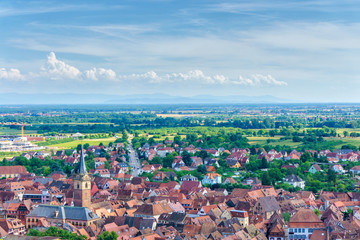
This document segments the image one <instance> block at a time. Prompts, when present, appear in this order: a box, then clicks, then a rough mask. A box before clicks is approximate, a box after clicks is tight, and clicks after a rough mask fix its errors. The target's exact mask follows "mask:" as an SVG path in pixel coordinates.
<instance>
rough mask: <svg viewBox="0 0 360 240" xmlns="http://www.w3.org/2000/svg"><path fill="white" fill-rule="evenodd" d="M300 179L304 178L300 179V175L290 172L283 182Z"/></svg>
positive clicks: (300, 180) (299, 180)
mask: <svg viewBox="0 0 360 240" xmlns="http://www.w3.org/2000/svg"><path fill="white" fill-rule="evenodd" d="M302 181H304V180H302V179H301V178H300V177H298V176H296V175H294V174H291V175H289V176H287V177H286V178H285V182H302Z"/></svg>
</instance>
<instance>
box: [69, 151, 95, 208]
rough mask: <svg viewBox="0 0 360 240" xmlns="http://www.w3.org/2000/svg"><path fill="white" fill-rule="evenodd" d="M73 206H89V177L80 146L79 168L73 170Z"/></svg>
mask: <svg viewBox="0 0 360 240" xmlns="http://www.w3.org/2000/svg"><path fill="white" fill-rule="evenodd" d="M73 181H74V199H73V202H74V206H76V207H87V208H90V207H91V177H90V176H89V174H88V172H87V171H86V165H85V157H84V153H83V149H82V147H81V155H80V164H79V168H78V169H75V171H74V177H73Z"/></svg>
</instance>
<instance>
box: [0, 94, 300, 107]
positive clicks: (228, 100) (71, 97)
mask: <svg viewBox="0 0 360 240" xmlns="http://www.w3.org/2000/svg"><path fill="white" fill-rule="evenodd" d="M196 103H197V104H234V103H296V101H293V100H289V99H283V98H277V97H274V96H270V95H265V96H242V95H231V96H212V95H198V96H192V97H184V96H171V95H167V94H136V95H122V96H121V95H107V94H71V93H65V94H16V93H5V94H0V104H2V105H4V104H6V105H11V104H196Z"/></svg>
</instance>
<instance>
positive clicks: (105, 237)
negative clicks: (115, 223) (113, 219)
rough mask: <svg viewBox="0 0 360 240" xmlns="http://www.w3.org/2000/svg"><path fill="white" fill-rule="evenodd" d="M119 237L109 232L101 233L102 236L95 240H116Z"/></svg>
mask: <svg viewBox="0 0 360 240" xmlns="http://www.w3.org/2000/svg"><path fill="white" fill-rule="evenodd" d="M118 237H119V235H118V234H117V233H116V232H114V231H111V232H110V233H109V232H107V231H106V232H103V233H102V234H100V235H99V236H97V238H96V239H97V240H117V238H118Z"/></svg>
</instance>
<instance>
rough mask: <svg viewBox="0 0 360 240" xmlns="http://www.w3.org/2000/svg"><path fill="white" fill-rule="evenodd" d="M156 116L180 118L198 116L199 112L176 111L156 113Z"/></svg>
mask: <svg viewBox="0 0 360 240" xmlns="http://www.w3.org/2000/svg"><path fill="white" fill-rule="evenodd" d="M156 116H157V117H162V118H167V117H172V118H182V117H197V116H200V114H177V113H169V114H156Z"/></svg>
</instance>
